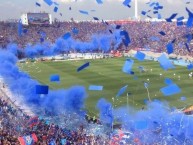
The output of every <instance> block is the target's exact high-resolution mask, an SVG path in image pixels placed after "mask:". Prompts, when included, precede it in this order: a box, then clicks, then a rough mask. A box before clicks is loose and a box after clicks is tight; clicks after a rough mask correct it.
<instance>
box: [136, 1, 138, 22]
mask: <svg viewBox="0 0 193 145" xmlns="http://www.w3.org/2000/svg"><path fill="white" fill-rule="evenodd" d="M135 19H138V2H137V0H135Z"/></svg>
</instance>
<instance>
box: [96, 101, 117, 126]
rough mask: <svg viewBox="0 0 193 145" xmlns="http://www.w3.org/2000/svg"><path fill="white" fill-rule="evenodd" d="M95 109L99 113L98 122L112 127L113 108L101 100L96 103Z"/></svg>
mask: <svg viewBox="0 0 193 145" xmlns="http://www.w3.org/2000/svg"><path fill="white" fill-rule="evenodd" d="M97 109H98V110H99V112H100V121H101V122H102V123H104V124H108V125H112V123H113V107H112V104H111V103H109V102H108V101H106V100H105V99H104V98H101V99H100V100H99V101H98V103H97Z"/></svg>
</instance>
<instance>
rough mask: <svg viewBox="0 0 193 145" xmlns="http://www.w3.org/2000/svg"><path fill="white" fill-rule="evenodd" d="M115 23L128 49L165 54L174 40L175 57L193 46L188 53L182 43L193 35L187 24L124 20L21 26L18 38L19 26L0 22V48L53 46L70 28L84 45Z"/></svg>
mask: <svg viewBox="0 0 193 145" xmlns="http://www.w3.org/2000/svg"><path fill="white" fill-rule="evenodd" d="M117 24H118V25H121V28H120V29H122V30H126V31H128V33H129V35H130V38H131V43H130V45H129V47H128V48H127V49H136V48H146V49H151V50H152V51H156V52H166V45H167V44H168V43H169V42H172V41H173V44H174V53H175V54H177V55H189V56H192V47H193V44H191V43H190V44H189V43H188V45H189V49H190V51H188V50H187V47H186V46H185V43H186V42H187V41H188V40H187V39H188V38H186V36H187V35H192V34H193V29H192V28H187V27H186V25H182V26H177V25H176V23H175V22H171V23H168V22H146V21H127V22H126V23H123V24H121V22H74V21H71V22H56V23H54V24H53V25H50V26H40V25H33V26H31V25H29V26H23V32H22V36H19V35H18V23H7V22H0V34H1V36H0V45H2V46H4V47H5V46H6V45H7V44H8V43H17V44H19V46H20V47H24V46H25V45H26V44H29V43H30V44H36V43H41V42H42V41H44V42H45V41H49V42H51V43H54V42H55V40H56V39H57V38H59V37H61V36H63V35H64V34H65V33H66V32H72V30H73V29H76V30H78V33H77V34H73V33H71V34H72V37H73V38H74V39H76V40H79V41H83V42H84V41H89V40H90V39H91V37H92V35H93V34H106V35H111V34H112V33H113V32H114V31H115V28H116V25H117ZM160 31H163V32H165V34H166V35H161V34H160V33H159V32H160ZM42 35H44V36H42ZM42 37H43V39H44V40H42ZM120 47H124V45H121V46H120Z"/></svg>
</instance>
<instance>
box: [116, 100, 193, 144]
mask: <svg viewBox="0 0 193 145" xmlns="http://www.w3.org/2000/svg"><path fill="white" fill-rule="evenodd" d="M113 115H114V119H115V120H116V121H117V122H119V123H121V124H122V127H123V128H124V129H125V130H128V131H131V132H132V133H133V134H132V137H133V138H138V139H139V140H140V143H141V144H154V143H161V144H184V143H187V144H188V143H193V132H192V129H193V125H192V124H193V118H192V117H190V116H187V115H185V114H184V113H182V112H177V111H176V110H174V111H173V112H172V111H171V109H170V108H169V106H168V105H167V104H166V103H163V102H157V101H156V102H151V103H148V105H147V109H145V110H141V111H137V112H135V111H134V110H133V109H132V108H127V107H125V108H124V107H122V108H118V109H115V110H114V112H113ZM137 122H146V123H147V128H145V129H138V128H136V124H137Z"/></svg>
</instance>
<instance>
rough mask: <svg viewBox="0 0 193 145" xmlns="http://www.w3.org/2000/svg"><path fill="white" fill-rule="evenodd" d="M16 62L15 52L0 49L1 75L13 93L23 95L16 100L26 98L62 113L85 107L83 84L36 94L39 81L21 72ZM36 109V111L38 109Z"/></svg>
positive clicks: (56, 112) (39, 106)
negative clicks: (45, 93)
mask: <svg viewBox="0 0 193 145" xmlns="http://www.w3.org/2000/svg"><path fill="white" fill-rule="evenodd" d="M31 54H32V53H31ZM35 54H37V53H35ZM33 56H34V54H33ZM16 63H17V57H16V56H15V55H14V54H13V53H11V52H10V51H0V66H1V69H0V75H1V76H2V77H3V78H4V80H5V82H6V83H7V84H8V86H9V88H10V89H11V91H12V93H13V94H20V95H21V96H23V97H22V98H15V99H16V100H17V99H21V100H24V101H25V103H27V104H28V105H35V106H36V107H38V108H45V109H46V110H50V111H51V112H52V113H53V114H60V113H62V112H64V111H66V110H67V111H69V112H81V109H84V107H85V106H84V101H85V99H86V97H87V94H86V90H85V88H84V87H83V86H73V87H71V88H69V89H66V90H64V89H63V90H56V91H55V90H53V91H50V92H49V94H48V95H45V96H44V97H41V96H40V95H38V94H36V90H35V86H36V85H37V84H39V83H38V82H37V81H36V80H33V79H31V78H30V76H29V75H28V74H26V73H24V72H20V71H19V69H18V67H17V65H16ZM21 96H20V97H21ZM34 111H35V112H36V110H34Z"/></svg>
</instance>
